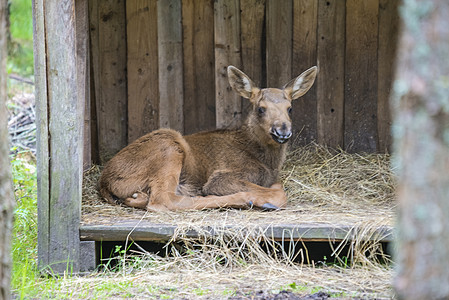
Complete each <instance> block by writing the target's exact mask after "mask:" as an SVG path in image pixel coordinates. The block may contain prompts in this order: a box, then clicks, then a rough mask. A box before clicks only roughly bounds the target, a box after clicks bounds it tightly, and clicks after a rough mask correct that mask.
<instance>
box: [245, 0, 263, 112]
mask: <svg viewBox="0 0 449 300" xmlns="http://www.w3.org/2000/svg"><path fill="white" fill-rule="evenodd" d="M265 2H266V0H240V11H241V16H240V22H241V44H242V45H241V46H242V68H243V71H244V72H245V74H247V75H248V76H249V77H250V78H251V79H252V80H253V81H254V83H255V84H256V85H258V86H259V87H265V86H266V69H265V58H266V57H265V28H264V27H265ZM242 99H243V98H242ZM250 108H251V103H250V102H249V101H248V100H247V99H243V100H242V119H245V118H246V116H247V115H248V111H249V109H250Z"/></svg>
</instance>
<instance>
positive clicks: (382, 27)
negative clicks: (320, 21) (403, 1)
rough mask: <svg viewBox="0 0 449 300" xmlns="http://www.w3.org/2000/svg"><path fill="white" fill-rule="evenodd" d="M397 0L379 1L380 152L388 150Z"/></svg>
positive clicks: (396, 34)
mask: <svg viewBox="0 0 449 300" xmlns="http://www.w3.org/2000/svg"><path fill="white" fill-rule="evenodd" d="M398 6H399V0H380V1H379V47H378V52H377V53H378V54H377V60H378V76H377V79H378V81H377V82H378V83H377V96H378V101H377V105H378V107H377V128H378V133H379V143H378V144H379V148H378V150H379V151H380V152H390V151H391V144H392V137H391V123H392V119H391V112H390V101H389V100H390V92H391V87H392V85H393V80H394V78H393V70H394V65H395V59H396V48H397V41H398V31H399V12H398Z"/></svg>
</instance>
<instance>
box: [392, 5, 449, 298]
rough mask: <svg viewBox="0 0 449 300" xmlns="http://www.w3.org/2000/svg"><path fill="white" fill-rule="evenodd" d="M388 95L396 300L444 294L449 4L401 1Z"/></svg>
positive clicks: (447, 294)
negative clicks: (399, 31) (396, 178)
mask: <svg viewBox="0 0 449 300" xmlns="http://www.w3.org/2000/svg"><path fill="white" fill-rule="evenodd" d="M400 15H401V17H402V20H403V22H402V23H403V26H402V28H403V30H402V35H401V36H400V43H399V47H398V55H397V60H398V61H397V63H398V67H397V69H396V79H395V82H394V96H393V98H392V103H393V108H394V112H395V119H394V123H395V124H394V126H393V128H394V130H393V134H394V139H395V157H396V158H397V159H396V160H395V161H396V163H397V164H398V169H397V171H398V176H399V186H398V191H397V193H398V200H399V205H398V209H399V213H398V222H397V224H398V229H397V237H398V238H397V245H396V248H397V255H396V262H397V270H396V271H397V272H396V279H395V288H396V291H397V295H398V298H399V299H407V300H414V299H449V285H448V282H449V201H448V195H449V175H448V170H449V80H448V74H449V59H448V57H449V34H448V28H449V20H448V16H449V2H448V1H445V0H438V1H434V0H427V1H425V0H422V1H404V4H403V6H402V7H401V9H400Z"/></svg>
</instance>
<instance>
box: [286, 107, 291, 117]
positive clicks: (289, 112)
mask: <svg viewBox="0 0 449 300" xmlns="http://www.w3.org/2000/svg"><path fill="white" fill-rule="evenodd" d="M287 112H288V114H289V115H291V114H292V107H291V106H290V107H289V108H287Z"/></svg>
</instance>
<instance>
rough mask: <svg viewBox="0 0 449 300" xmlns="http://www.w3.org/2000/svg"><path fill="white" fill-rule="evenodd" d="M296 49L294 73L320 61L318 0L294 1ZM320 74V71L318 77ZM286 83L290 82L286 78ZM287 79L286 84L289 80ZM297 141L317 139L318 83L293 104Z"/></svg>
mask: <svg viewBox="0 0 449 300" xmlns="http://www.w3.org/2000/svg"><path fill="white" fill-rule="evenodd" d="M293 16H294V17H293V52H292V55H293V57H292V63H291V66H292V73H291V77H295V76H298V75H299V74H301V72H304V71H305V70H307V69H308V68H310V67H312V66H316V65H317V22H318V21H317V18H318V1H309V0H294V1H293ZM319 76H320V74H319V73H318V77H319ZM285 83H286V82H285ZM285 83H284V84H285ZM292 109H293V113H292V115H293V129H294V134H295V136H294V143H295V144H296V145H306V144H309V143H311V142H313V141H316V140H317V84H316V83H315V84H314V85H313V86H312V88H311V89H310V90H309V91H308V92H307V93H306V94H305V95H304V96H303V97H301V98H300V99H298V100H295V102H294V103H293V104H292Z"/></svg>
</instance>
